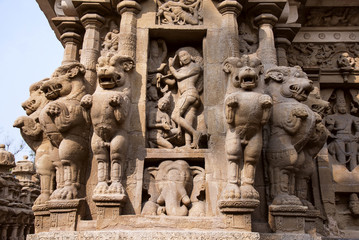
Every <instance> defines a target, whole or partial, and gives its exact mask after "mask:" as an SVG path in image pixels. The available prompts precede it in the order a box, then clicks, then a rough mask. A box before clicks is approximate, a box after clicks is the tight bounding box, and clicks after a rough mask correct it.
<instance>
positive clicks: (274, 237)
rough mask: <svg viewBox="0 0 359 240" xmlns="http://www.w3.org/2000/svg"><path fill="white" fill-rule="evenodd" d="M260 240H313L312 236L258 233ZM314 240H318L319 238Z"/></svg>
mask: <svg viewBox="0 0 359 240" xmlns="http://www.w3.org/2000/svg"><path fill="white" fill-rule="evenodd" d="M260 239H261V240H293V239H295V240H313V239H314V238H313V236H311V235H309V234H302V233H297V234H296V233H260ZM315 239H317V240H319V239H321V238H320V237H316V238H315Z"/></svg>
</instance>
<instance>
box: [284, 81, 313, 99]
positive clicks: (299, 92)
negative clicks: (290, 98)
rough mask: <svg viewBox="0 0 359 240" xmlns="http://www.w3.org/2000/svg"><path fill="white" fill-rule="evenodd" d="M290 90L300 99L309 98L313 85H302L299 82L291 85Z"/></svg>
mask: <svg viewBox="0 0 359 240" xmlns="http://www.w3.org/2000/svg"><path fill="white" fill-rule="evenodd" d="M289 89H290V91H291V92H292V93H293V94H294V97H295V98H296V99H297V100H298V101H305V100H307V98H308V96H309V93H310V92H311V91H312V87H304V88H303V87H300V86H299V85H298V84H294V85H290V86H289Z"/></svg>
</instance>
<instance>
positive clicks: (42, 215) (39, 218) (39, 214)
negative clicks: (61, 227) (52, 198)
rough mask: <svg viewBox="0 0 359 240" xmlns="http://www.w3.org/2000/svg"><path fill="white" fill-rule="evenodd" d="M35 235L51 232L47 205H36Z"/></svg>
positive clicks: (34, 208) (33, 208)
mask: <svg viewBox="0 0 359 240" xmlns="http://www.w3.org/2000/svg"><path fill="white" fill-rule="evenodd" d="M32 211H34V215H35V223H34V225H35V233H40V232H48V231H49V230H50V211H49V209H48V206H47V204H41V205H34V206H33V207H32Z"/></svg>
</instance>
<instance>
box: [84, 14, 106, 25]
mask: <svg viewBox="0 0 359 240" xmlns="http://www.w3.org/2000/svg"><path fill="white" fill-rule="evenodd" d="M81 22H82V24H83V25H84V26H85V28H87V27H89V26H91V27H92V26H95V27H98V28H99V27H101V26H102V24H104V22H105V18H104V17H102V16H101V15H100V14H97V13H86V14H85V15H83V16H82V17H81Z"/></svg>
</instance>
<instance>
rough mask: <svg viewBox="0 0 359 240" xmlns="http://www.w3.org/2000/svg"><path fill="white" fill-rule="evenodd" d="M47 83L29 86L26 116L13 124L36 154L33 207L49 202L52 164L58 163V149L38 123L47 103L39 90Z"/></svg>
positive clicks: (52, 178)
mask: <svg viewBox="0 0 359 240" xmlns="http://www.w3.org/2000/svg"><path fill="white" fill-rule="evenodd" d="M47 81H48V79H44V80H42V81H39V82H36V83H34V84H32V85H31V86H30V89H29V90H30V97H29V98H28V99H27V100H26V101H25V102H24V103H23V104H22V107H23V108H24V110H25V111H26V114H27V115H28V116H22V117H19V118H18V119H16V120H15V122H14V127H17V128H20V132H21V135H22V137H23V138H24V140H25V141H26V143H27V144H28V145H29V146H30V147H31V149H32V150H33V151H34V152H35V153H36V156H35V165H36V171H37V173H38V174H39V176H40V182H41V194H40V196H39V197H38V198H37V199H36V201H35V203H34V204H35V205H40V204H44V203H45V202H46V201H48V200H49V198H50V194H51V192H52V191H53V189H52V186H53V184H54V181H53V180H54V176H55V167H54V165H53V162H58V161H59V156H58V149H57V148H55V147H54V146H52V145H51V142H50V140H49V139H48V138H47V137H46V134H45V133H44V132H43V130H42V127H41V124H40V122H39V115H40V112H41V111H42V110H43V108H44V107H45V105H46V104H47V103H48V102H49V100H48V99H47V98H46V97H45V94H44V92H43V91H42V90H41V87H42V86H43V84H44V83H45V82H47Z"/></svg>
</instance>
